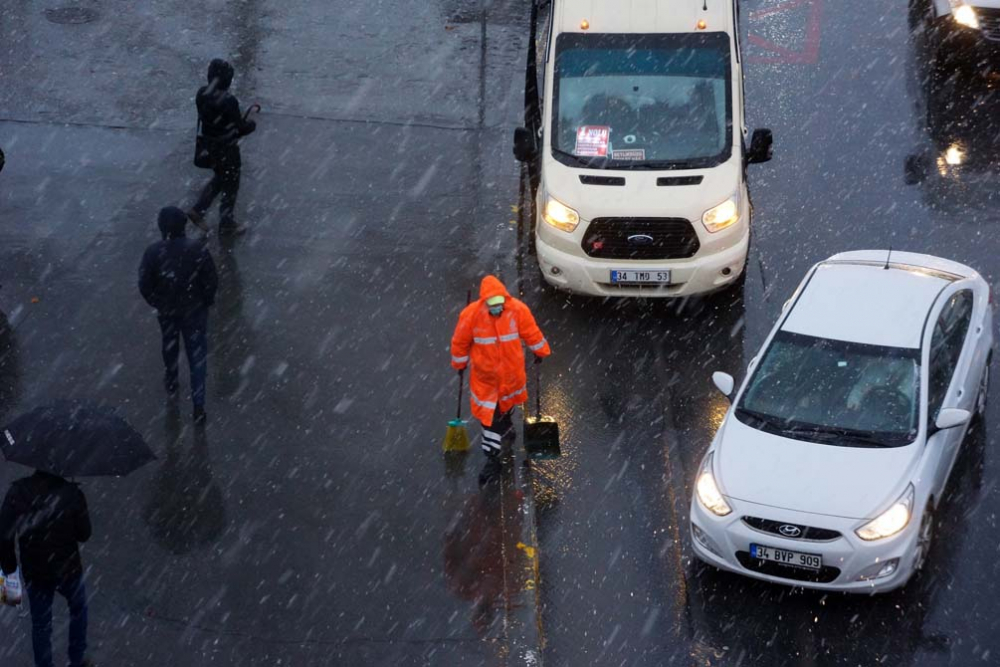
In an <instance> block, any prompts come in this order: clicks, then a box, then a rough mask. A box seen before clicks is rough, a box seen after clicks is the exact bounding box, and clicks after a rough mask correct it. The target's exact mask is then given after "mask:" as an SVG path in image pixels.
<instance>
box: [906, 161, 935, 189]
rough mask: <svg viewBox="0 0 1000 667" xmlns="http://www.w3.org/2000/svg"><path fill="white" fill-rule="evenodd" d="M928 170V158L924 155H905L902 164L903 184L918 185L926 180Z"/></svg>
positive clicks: (929, 167) (929, 166)
mask: <svg viewBox="0 0 1000 667" xmlns="http://www.w3.org/2000/svg"><path fill="white" fill-rule="evenodd" d="M930 169H931V165H930V158H929V157H928V156H927V155H926V154H919V153H918V154H913V155H907V156H906V162H905V163H904V164H903V182H905V183H906V184H907V185H919V184H921V183H923V182H924V181H926V180H927V174H928V173H930Z"/></svg>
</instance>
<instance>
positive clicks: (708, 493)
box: [695, 453, 733, 516]
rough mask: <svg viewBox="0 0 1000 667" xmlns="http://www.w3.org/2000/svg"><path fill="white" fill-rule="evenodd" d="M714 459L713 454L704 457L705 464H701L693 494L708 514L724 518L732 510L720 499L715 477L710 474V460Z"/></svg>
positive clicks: (723, 499) (720, 495)
mask: <svg viewBox="0 0 1000 667" xmlns="http://www.w3.org/2000/svg"><path fill="white" fill-rule="evenodd" d="M714 457H715V454H714V453H712V454H709V455H708V456H706V457H705V462H704V463H702V464H701V470H700V471H699V472H698V481H697V482H696V483H695V493H696V494H697V495H698V500H700V501H701V504H702V505H704V506H705V509H707V510H708V511H709V512H711V513H712V514H714V515H715V516H726V515H727V514H731V513H732V511H733V508H732V507H730V506H729V503H727V502H726V499H725V498H723V497H722V492H721V491H719V485H718V484H716V483H715V475H714V474H712V459H713V458H714Z"/></svg>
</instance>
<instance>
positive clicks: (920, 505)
mask: <svg viewBox="0 0 1000 667" xmlns="http://www.w3.org/2000/svg"><path fill="white" fill-rule="evenodd" d="M990 302H991V295H990V289H989V286H988V285H987V283H986V281H985V280H983V278H982V277H981V276H980V275H979V274H978V273H976V272H975V271H974V270H972V269H970V268H968V267H966V266H963V265H961V264H958V263H955V262H951V261H948V260H943V259H938V258H936V257H930V256H927V255H917V254H911V253H900V252H892V253H891V254H890V252H889V251H858V252H850V253H845V254H841V255H837V256H835V257H832V258H830V259H828V260H826V261H825V262H821V263H820V264H817V265H816V266H814V267H813V268H812V269H811V270H810V271H809V274H808V275H807V276H806V278H805V280H803V282H802V284H801V285H800V286H799V288H798V290H797V291H796V293H795V295H794V296H793V297H792V299H791V300H790V301H789V302H788V303H786V304H785V307H784V309H783V311H782V315H781V318H780V319H779V320H778V323H777V325H775V327H774V329H773V330H772V331H771V334H770V335H769V337H768V339H767V342H766V343H765V344H764V346H763V349H762V350H761V352H760V353H759V354H758V355H757V356H756V357H755V358H754V359H753V360H752V361H751V362H750V367H749V371H748V373H747V375H748V377H747V379H746V381H745V382H744V383H743V386H742V387H741V388H740V390H739V392H737V393H736V395H735V398H733V400H732V407H731V408H730V410H729V411H728V413H727V414H726V417H725V419H724V420H723V423H722V425H721V426H720V427H719V430H718V432H717V433H716V435H715V438H714V439H713V442H712V444H711V446H710V447H709V450H708V453H707V454H706V455H705V457H704V459H703V461H702V464H701V468H700V469H699V472H698V475H697V479H696V482H695V490H694V493H693V498H692V501H691V533H692V543H693V548H694V551H695V554H696V555H697V556H698V558H700V559H701V560H703V561H705V562H706V563H709V564H711V565H714V566H716V567H718V568H721V569H724V570H730V571H732V572H737V573H740V574H743V575H747V576H750V577H755V578H758V579H764V580H767V581H771V582H775V583H783V584H791V585H795V586H803V587H807V588H816V589H825V590H837V591H858V592H883V591H888V590H892V589H894V588H898V587H899V586H902V585H903V584H905V583H906V582H907V580H909V578H910V577H911V576H912V575H913V574H914V573H915V572H917V571H918V570H920V568H921V567H922V566H923V564H924V561H925V559H926V557H927V554H928V550H929V547H930V544H931V537H932V535H933V528H934V518H933V517H934V511H935V509H936V508H937V505H938V502H939V500H940V499H941V497H942V494H943V493H944V489H945V484H946V483H947V481H948V476H949V474H950V473H951V470H952V466H953V465H954V463H955V460H956V457H957V456H958V452H959V449H960V447H961V444H962V440H963V437H964V436H965V434H966V431H967V429H968V426H969V424H970V422H971V421H972V419H973V417H974V416H975V415H977V414H981V413H982V411H983V410H984V408H985V404H986V393H987V387H988V384H989V372H988V371H989V359H990V353H991V350H992V346H993V333H992V331H993V328H992V327H993V314H992V306H991V303H990ZM713 380H714V382H715V384H716V386H717V387H718V388H719V389H720V391H722V392H723V393H724V394H726V395H727V396H728V395H731V394H732V393H733V388H734V384H735V383H734V380H733V378H732V376H730V375H726V374H724V373H716V374H715V375H714V376H713Z"/></svg>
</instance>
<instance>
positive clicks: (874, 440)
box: [821, 427, 896, 447]
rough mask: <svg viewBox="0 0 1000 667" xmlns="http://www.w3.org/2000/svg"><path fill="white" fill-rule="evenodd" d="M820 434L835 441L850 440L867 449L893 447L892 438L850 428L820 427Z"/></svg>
mask: <svg viewBox="0 0 1000 667" xmlns="http://www.w3.org/2000/svg"><path fill="white" fill-rule="evenodd" d="M821 432H823V433H828V434H829V435H830V436H832V437H833V438H834V439H837V440H850V441H851V442H856V443H859V444H863V445H867V446H869V447H895V446H896V445H894V444H892V442H891V439H892V438H893V436H884V435H882V436H879V435H875V434H874V433H866V432H865V431H855V430H854V429H850V428H837V427H821Z"/></svg>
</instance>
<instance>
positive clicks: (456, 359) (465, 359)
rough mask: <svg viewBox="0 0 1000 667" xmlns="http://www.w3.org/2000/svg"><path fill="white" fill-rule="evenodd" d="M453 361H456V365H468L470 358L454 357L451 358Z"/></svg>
mask: <svg viewBox="0 0 1000 667" xmlns="http://www.w3.org/2000/svg"><path fill="white" fill-rule="evenodd" d="M451 360H452V361H454V362H455V363H456V364H464V363H467V362H468V361H469V358H468V357H454V356H453V357H452V358H451Z"/></svg>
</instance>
